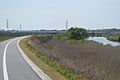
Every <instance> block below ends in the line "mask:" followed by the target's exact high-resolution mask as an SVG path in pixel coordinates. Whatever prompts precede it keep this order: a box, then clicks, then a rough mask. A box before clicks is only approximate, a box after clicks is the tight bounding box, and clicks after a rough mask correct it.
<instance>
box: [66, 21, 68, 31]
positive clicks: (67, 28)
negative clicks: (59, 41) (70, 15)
mask: <svg viewBox="0 0 120 80" xmlns="http://www.w3.org/2000/svg"><path fill="white" fill-rule="evenodd" d="M67 29H68V20H66V30H67Z"/></svg>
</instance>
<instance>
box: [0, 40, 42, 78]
mask: <svg viewBox="0 0 120 80" xmlns="http://www.w3.org/2000/svg"><path fill="white" fill-rule="evenodd" d="M18 40H19V38H16V39H11V40H7V41H4V42H0V80H41V79H40V78H39V77H38V75H37V74H36V73H35V72H34V71H33V69H32V68H31V67H30V66H29V65H28V64H27V62H26V61H25V60H24V59H23V57H22V56H21V54H20V52H19V50H18V49H17V41H18Z"/></svg>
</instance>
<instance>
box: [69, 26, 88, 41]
mask: <svg viewBox="0 0 120 80" xmlns="http://www.w3.org/2000/svg"><path fill="white" fill-rule="evenodd" d="M68 35H69V38H70V39H75V40H81V39H85V38H87V37H88V33H87V30H86V29H83V28H77V27H76V28H73V27H72V28H70V29H69V30H68Z"/></svg>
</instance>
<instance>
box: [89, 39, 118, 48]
mask: <svg viewBox="0 0 120 80" xmlns="http://www.w3.org/2000/svg"><path fill="white" fill-rule="evenodd" d="M88 40H92V41H96V42H99V43H102V44H103V45H107V44H110V45H111V46H120V43H118V42H113V41H110V40H108V39H107V38H106V37H89V38H88Z"/></svg>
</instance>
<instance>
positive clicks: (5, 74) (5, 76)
mask: <svg viewBox="0 0 120 80" xmlns="http://www.w3.org/2000/svg"><path fill="white" fill-rule="evenodd" d="M12 41H13V40H11V41H9V42H8V43H7V44H6V46H5V49H4V54H3V76H4V80H9V78H8V72H7V65H6V52H7V48H8V46H9V44H10V43H12Z"/></svg>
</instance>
